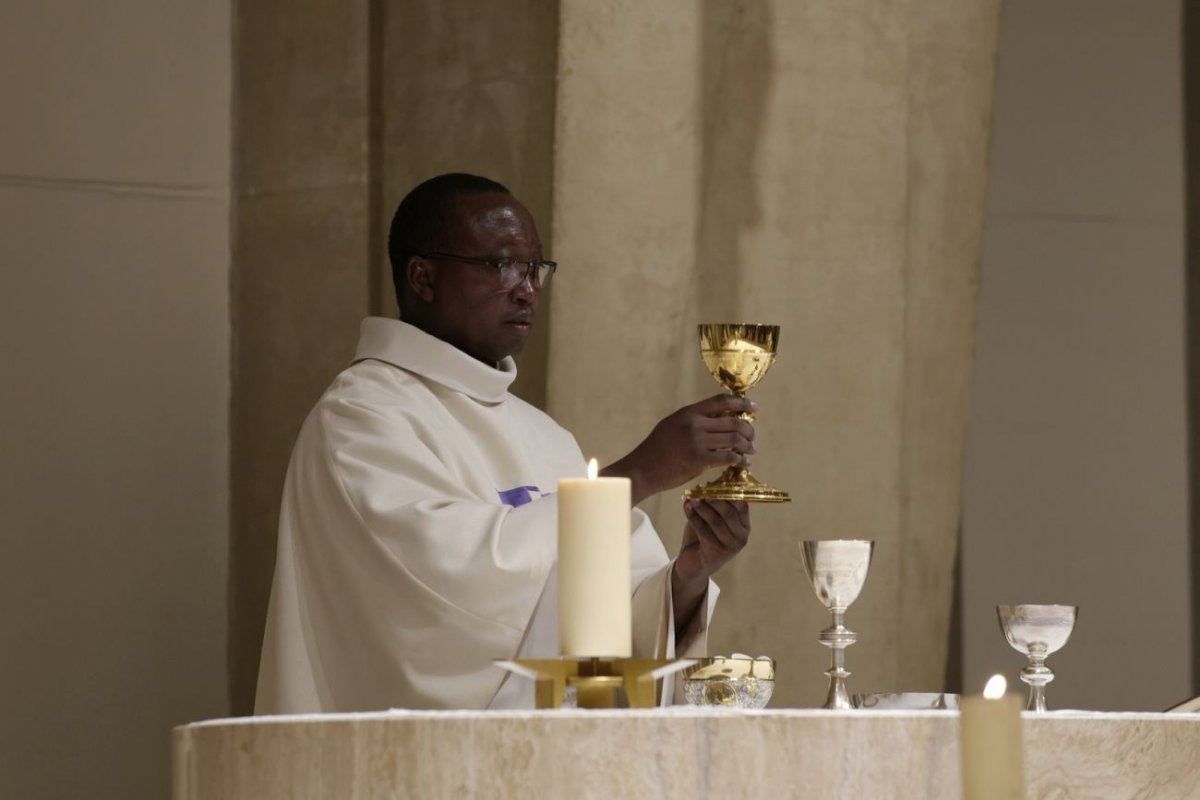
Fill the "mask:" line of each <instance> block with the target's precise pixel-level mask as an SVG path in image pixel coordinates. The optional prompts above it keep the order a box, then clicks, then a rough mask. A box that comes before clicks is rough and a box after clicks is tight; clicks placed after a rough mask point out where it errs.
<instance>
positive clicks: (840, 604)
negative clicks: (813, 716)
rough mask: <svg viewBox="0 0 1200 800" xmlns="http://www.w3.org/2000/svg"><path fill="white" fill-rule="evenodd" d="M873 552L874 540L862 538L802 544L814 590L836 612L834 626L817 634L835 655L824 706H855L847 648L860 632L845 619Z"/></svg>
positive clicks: (802, 555)
mask: <svg viewBox="0 0 1200 800" xmlns="http://www.w3.org/2000/svg"><path fill="white" fill-rule="evenodd" d="M874 552H875V542H873V541H866V540H863V539H831V540H825V541H806V542H801V544H800V555H801V557H803V559H804V571H805V572H807V573H808V578H809V580H811V581H812V586H813V591H815V592H816V593H817V599H818V600H820V601H821V603H822V604H823V605H824V606H825V607H826V608H827V609H829V612H830V613H831V614H832V615H833V625H831V626H830V627H828V628H826V629H825V630H823V631H821V632H820V634H818V635H817V641H819V642H820V643H821V644H823V645H825V646H826V647H828V648H829V649H830V651H831V655H832V663H831V664H830V667H829V669H828V671H826V673H825V674H826V675H828V676H829V694H828V696H827V697H826V698H825V705H824V708H843V709H844V708H853V706H852V705H851V703H850V695H849V694H848V693H847V692H846V678H848V677H850V673H849V672H847V671H846V648H847V647H849V646H850V645H852V644H854V643H855V642H857V641H858V634H856V633H855V632H854V631H852V630H850V629H849V628H847V627H846V626H845V625H844V624H843V623H842V619H843V617H844V616H845V614H846V609H847V608H849V607H850V604H851V603H853V602H854V601H855V600H857V599H858V593H859V592H861V591H862V588H863V583H865V582H866V580H867V570H869V569H870V568H871V555H872V554H873V553H874Z"/></svg>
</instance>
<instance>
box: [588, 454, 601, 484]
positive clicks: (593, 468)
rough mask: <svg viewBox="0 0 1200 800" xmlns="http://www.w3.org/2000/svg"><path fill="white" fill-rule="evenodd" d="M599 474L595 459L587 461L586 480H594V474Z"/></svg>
mask: <svg viewBox="0 0 1200 800" xmlns="http://www.w3.org/2000/svg"><path fill="white" fill-rule="evenodd" d="M599 474H600V468H599V467H598V466H596V459H594V458H593V459H592V460H591V461H589V462H588V480H592V481H594V480H596V476H597V475H599Z"/></svg>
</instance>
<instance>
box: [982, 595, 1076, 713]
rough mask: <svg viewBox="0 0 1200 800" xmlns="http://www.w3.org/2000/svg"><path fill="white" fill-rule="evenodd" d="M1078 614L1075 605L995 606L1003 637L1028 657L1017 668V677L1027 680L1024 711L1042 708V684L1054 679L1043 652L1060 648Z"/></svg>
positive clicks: (1043, 696)
mask: <svg viewBox="0 0 1200 800" xmlns="http://www.w3.org/2000/svg"><path fill="white" fill-rule="evenodd" d="M1078 615H1079V606H1055V605H1030V604H1026V605H1016V606H1006V605H999V606H996V617H997V618H998V619H999V620H1000V630H1001V631H1003V632H1004V638H1005V639H1007V640H1008V643H1009V644H1010V645H1011V646H1012V648H1013V649H1014V650H1016V651H1017V652H1018V653H1021V654H1023V655H1024V656H1025V657H1026V658H1027V659H1028V660H1029V663H1028V664H1027V665H1026V666H1025V667H1024V668H1023V669H1022V670H1021V680H1022V681H1024V682H1025V683H1027V684H1029V703H1028V705H1026V706H1025V709H1026V710H1027V711H1045V710H1046V684H1047V683H1049V682H1050V681H1052V680H1054V670H1052V669H1050V668H1049V667H1047V666H1046V656H1048V655H1050V654H1051V653H1054V652H1057V651H1058V650H1061V649H1062V647H1063V645H1065V644H1066V643H1067V639H1069V638H1071V631H1072V630H1073V629H1074V628H1075V618H1076V617H1077V616H1078Z"/></svg>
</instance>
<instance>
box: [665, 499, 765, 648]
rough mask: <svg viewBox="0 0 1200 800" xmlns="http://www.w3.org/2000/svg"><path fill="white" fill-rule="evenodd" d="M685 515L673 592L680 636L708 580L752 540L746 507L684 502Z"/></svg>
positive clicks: (748, 509)
mask: <svg viewBox="0 0 1200 800" xmlns="http://www.w3.org/2000/svg"><path fill="white" fill-rule="evenodd" d="M683 513H684V516H685V517H687V526H686V527H685V528H684V529H683V543H682V544H681V545H680V547H679V556H678V557H677V558H676V559H675V570H674V575H672V589H671V596H672V604H673V605H674V607H675V625H676V632H677V633H679V632H681V631H682V630H683V629H684V628H686V627H687V626H688V625H689V624H690V622H691V618H692V616H693V615H694V614H695V613H696V609H697V607H698V606H699V604H700V599H701V598H702V597H704V594H705V592H707V591H708V579H709V577H710V576H711V575H712V574H713V573H715V572H716V571H717V570H719V569H720V568H721V567H723V566H725V564H726V563H728V562H729V560H730V559H732V558H733V557H734V556H736V555H737V554H738V553H740V552H741V551H742V548H743V547H745V546H746V542H747V541H749V539H750V506H749V504H747V503H743V502H735V501H730V500H685V501H684V502H683Z"/></svg>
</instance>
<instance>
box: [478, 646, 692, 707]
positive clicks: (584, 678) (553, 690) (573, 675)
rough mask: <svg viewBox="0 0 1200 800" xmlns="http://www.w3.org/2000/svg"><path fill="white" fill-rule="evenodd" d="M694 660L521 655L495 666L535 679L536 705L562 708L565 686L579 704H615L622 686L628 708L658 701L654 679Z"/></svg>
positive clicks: (649, 704) (603, 705)
mask: <svg viewBox="0 0 1200 800" xmlns="http://www.w3.org/2000/svg"><path fill="white" fill-rule="evenodd" d="M695 663H696V659H694V658H667V659H662V658H593V657H588V656H578V657H576V656H563V657H562V658H533V659H530V658H521V659H513V660H511V661H496V662H495V664H496V666H498V667H502V668H503V669H506V670H508V671H509V672H513V673H516V674H517V675H521V676H523V677H526V678H529V679H531V680H533V681H534V698H535V705H536V707H537V708H539V709H543V708H562V704H563V694H564V692H565V691H566V689H567V687H568V686H570V687H572V688H574V689H575V705H576V706H577V707H578V708H616V707H617V701H618V696H619V693H620V692H621V691H622V690H624V693H625V699H626V702H628V704H629V707H630V708H654V707H655V706H656V705H657V704H658V698H657V696H656V692H655V690H654V689H655V683H656V682H657V681H658V680H659V679H660V678H665V677H666V676H668V675H671V674H673V673H675V672H680V671H682V670H684V669H687V668H688V667H690V666H692V665H693V664H695Z"/></svg>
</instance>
